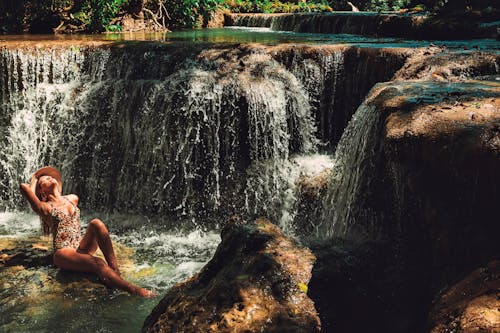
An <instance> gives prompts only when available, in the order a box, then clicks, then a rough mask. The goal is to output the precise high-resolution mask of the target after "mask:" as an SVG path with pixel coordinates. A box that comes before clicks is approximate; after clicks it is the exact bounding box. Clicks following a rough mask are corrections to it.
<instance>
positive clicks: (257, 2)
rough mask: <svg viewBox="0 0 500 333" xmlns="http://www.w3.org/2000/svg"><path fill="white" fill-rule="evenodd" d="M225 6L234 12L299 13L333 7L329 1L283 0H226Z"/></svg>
mask: <svg viewBox="0 0 500 333" xmlns="http://www.w3.org/2000/svg"><path fill="white" fill-rule="evenodd" d="M223 7H224V8H227V9H229V10H230V11H231V12H233V13H299V12H330V11H332V8H331V7H330V5H329V4H328V2H327V1H317V2H302V1H298V2H296V3H294V2H281V1H279V0H274V1H270V0H254V1H245V0H226V1H224V2H223Z"/></svg>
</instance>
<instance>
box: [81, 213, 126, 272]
mask: <svg viewBox="0 0 500 333" xmlns="http://www.w3.org/2000/svg"><path fill="white" fill-rule="evenodd" d="M97 247H99V248H100V249H101V251H102V253H103V254H104V258H106V261H107V263H108V265H109V267H111V269H112V270H114V271H115V272H116V273H117V274H118V275H120V270H119V269H118V261H117V260H116V256H115V251H114V250H113V244H112V243H111V238H110V237H109V232H108V228H106V225H105V224H104V223H103V222H102V221H101V220H99V219H93V220H92V221H90V223H89V225H88V227H87V231H86V232H85V235H84V236H83V238H82V240H81V242H80V245H79V246H78V252H80V253H82V254H89V255H93V254H94V253H95V251H96V250H97Z"/></svg>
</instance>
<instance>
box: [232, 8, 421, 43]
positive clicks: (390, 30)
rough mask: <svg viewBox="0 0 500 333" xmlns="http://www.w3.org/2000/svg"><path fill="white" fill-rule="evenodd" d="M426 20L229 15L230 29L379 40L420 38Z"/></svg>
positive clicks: (381, 16)
mask: <svg viewBox="0 0 500 333" xmlns="http://www.w3.org/2000/svg"><path fill="white" fill-rule="evenodd" d="M424 19H425V16H411V15H401V14H396V13H392V14H389V13H387V14H381V13H375V12H358V13H355V12H334V13H293V14H239V13H233V14H228V15H226V20H225V24H226V25H230V26H245V27H267V28H271V29H272V30H277V31H294V32H306V33H326V34H356V35H363V36H377V37H383V36H387V37H406V38H415V37H419V36H420V35H419V33H421V31H420V30H419V24H421V23H422V21H423V20H424Z"/></svg>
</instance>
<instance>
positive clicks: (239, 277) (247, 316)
mask: <svg viewBox="0 0 500 333" xmlns="http://www.w3.org/2000/svg"><path fill="white" fill-rule="evenodd" d="M314 260H315V258H314V256H313V255H312V253H311V252H310V251H309V250H307V249H304V248H301V247H299V246H297V245H296V244H294V242H293V241H292V240H291V239H289V238H287V237H285V236H284V235H283V233H282V232H281V231H280V230H279V228H278V227H276V226H275V225H273V224H271V223H270V222H268V221H266V220H262V219H259V220H257V221H256V222H255V223H251V224H241V223H229V224H228V225H227V226H226V227H225V228H224V229H223V231H222V242H221V244H220V245H219V247H218V249H217V251H216V253H215V255H214V257H213V259H212V260H211V261H209V262H208V264H207V265H206V266H205V267H204V268H203V269H202V270H201V271H200V272H199V273H198V274H197V275H195V276H194V277H192V278H190V279H189V280H186V281H184V282H181V283H179V284H178V285H176V286H174V287H173V288H172V289H171V290H170V291H169V292H168V293H167V295H166V296H165V297H164V298H163V299H162V301H161V302H160V303H159V304H158V305H157V306H156V308H155V309H154V310H153V312H152V313H151V315H150V316H149V317H148V318H147V319H146V321H145V323H144V327H143V332H172V333H174V332H186V333H187V332H283V333H285V332H286V333H292V332H304V333H313V332H319V329H320V322H319V318H318V315H317V313H316V310H315V308H314V304H313V302H312V301H311V299H310V298H309V297H308V296H307V284H308V283H309V280H310V278H311V269H312V266H313V263H314Z"/></svg>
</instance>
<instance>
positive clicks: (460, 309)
mask: <svg viewBox="0 0 500 333" xmlns="http://www.w3.org/2000/svg"><path fill="white" fill-rule="evenodd" d="M429 332H431V333H445V332H467V333H468V332H471V333H472V332H484V333H487V332H488V333H496V332H500V261H498V260H496V261H493V262H491V263H489V264H488V265H487V266H486V267H483V268H479V269H477V270H475V271H474V272H472V273H470V274H469V275H467V276H466V277H465V278H463V279H462V280H461V281H460V282H458V283H456V284H454V285H453V286H452V287H450V288H449V289H448V290H447V291H446V292H445V293H443V294H442V295H441V297H440V298H439V299H438V300H437V302H436V303H435V304H434V306H433V308H432V310H431V313H430V315H429Z"/></svg>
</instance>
